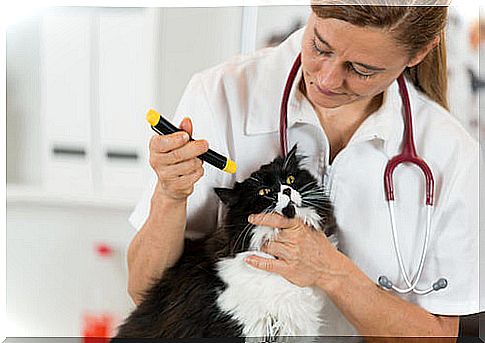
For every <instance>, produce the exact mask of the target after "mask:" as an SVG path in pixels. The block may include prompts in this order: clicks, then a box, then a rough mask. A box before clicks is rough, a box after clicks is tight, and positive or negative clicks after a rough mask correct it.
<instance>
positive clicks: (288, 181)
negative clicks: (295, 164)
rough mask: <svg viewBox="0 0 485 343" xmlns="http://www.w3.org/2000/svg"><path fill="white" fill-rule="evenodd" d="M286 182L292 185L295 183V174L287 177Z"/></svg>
mask: <svg viewBox="0 0 485 343" xmlns="http://www.w3.org/2000/svg"><path fill="white" fill-rule="evenodd" d="M286 183H287V184H288V185H292V184H293V183H295V177H294V176H293V175H290V176H288V177H287V178H286Z"/></svg>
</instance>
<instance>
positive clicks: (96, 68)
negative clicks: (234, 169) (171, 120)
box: [40, 7, 242, 204]
mask: <svg viewBox="0 0 485 343" xmlns="http://www.w3.org/2000/svg"><path fill="white" fill-rule="evenodd" d="M241 13H242V9H241V8H238V7H229V8H58V9H55V10H49V11H46V12H45V14H44V15H43V16H42V18H41V34H40V40H41V49H40V57H41V89H42V94H41V104H42V106H41V107H42V111H41V112H42V118H41V121H40V122H41V131H42V140H41V145H42V148H41V150H42V157H43V158H42V162H43V163H42V168H40V169H41V170H42V185H43V188H44V190H46V191H47V192H50V193H52V192H53V193H58V194H59V195H61V196H65V195H70V196H72V197H86V195H87V196H89V195H91V196H93V199H95V198H96V199H97V198H99V197H104V198H106V199H109V198H110V197H111V198H113V199H117V200H118V199H120V198H124V199H130V200H131V201H132V202H133V204H134V203H135V202H136V200H137V199H138V197H139V195H140V194H141V192H142V191H143V189H144V188H145V187H146V186H147V181H146V179H147V176H148V175H149V173H150V169H149V166H148V163H147V155H148V140H149V137H150V136H151V135H152V134H153V132H152V131H151V130H150V127H149V125H148V124H147V122H146V121H145V113H146V111H147V110H148V109H149V108H156V109H157V110H159V111H160V112H161V113H164V114H165V115H166V116H167V117H170V116H171V115H172V114H173V112H174V110H175V108H176V105H177V103H178V101H179V99H180V96H181V95H182V92H183V90H184V88H185V86H186V85H187V83H188V81H189V79H190V77H191V76H192V75H193V74H194V73H195V72H197V71H200V70H202V69H205V68H208V67H210V66H213V65H216V64H218V63H220V62H222V61H224V60H226V59H227V58H229V57H231V56H233V55H236V54H238V53H239V49H240V45H241ZM176 124H178V123H176Z"/></svg>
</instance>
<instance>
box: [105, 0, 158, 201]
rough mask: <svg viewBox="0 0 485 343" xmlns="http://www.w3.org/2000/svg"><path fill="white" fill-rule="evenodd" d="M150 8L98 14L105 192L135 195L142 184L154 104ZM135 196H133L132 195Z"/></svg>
mask: <svg viewBox="0 0 485 343" xmlns="http://www.w3.org/2000/svg"><path fill="white" fill-rule="evenodd" d="M153 14H154V11H153V10H152V9H133V8H131V9H106V11H105V12H103V13H102V14H101V15H100V17H99V46H98V49H99V119H100V120H99V123H100V127H99V132H100V141H99V143H100V144H99V147H100V150H98V151H97V152H96V153H98V154H99V161H100V167H101V175H100V176H101V183H100V185H99V186H100V187H99V189H100V190H101V191H102V192H103V193H106V192H107V193H111V194H119V195H127V196H131V195H138V193H139V192H140V191H141V190H142V189H143V187H144V186H145V184H144V177H143V167H144V166H145V165H146V149H145V147H146V144H147V139H146V137H147V136H148V134H149V132H150V126H149V125H148V123H147V122H146V119H145V113H146V112H147V110H148V109H149V108H151V107H154V103H153V102H154V93H155V80H156V75H155V55H154V53H155V49H154V43H155V42H154V30H155V27H154V24H153ZM135 198H136V197H135Z"/></svg>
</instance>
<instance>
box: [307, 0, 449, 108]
mask: <svg viewBox="0 0 485 343" xmlns="http://www.w3.org/2000/svg"><path fill="white" fill-rule="evenodd" d="M337 1H339V0H337ZM337 1H335V0H334V1H333V3H336V2H337ZM312 10H313V12H314V13H315V14H316V15H317V16H318V17H319V18H334V19H339V20H344V21H346V22H349V23H350V24H352V25H356V26H361V27H362V26H370V27H375V28H381V29H384V30H388V31H389V32H390V33H391V34H392V36H393V38H394V39H395V40H396V42H397V43H398V44H400V45H402V46H403V47H404V48H405V49H406V51H407V52H408V54H409V57H410V58H412V57H413V56H414V55H415V54H416V53H417V52H419V51H420V50H421V49H422V48H424V47H425V46H426V45H427V44H429V43H431V42H432V41H433V39H435V37H437V36H440V38H441V39H440V43H439V44H438V45H437V46H436V47H435V48H434V49H432V50H431V51H430V53H429V54H428V55H427V56H426V57H425V58H424V60H423V61H422V62H421V63H419V64H418V65H416V66H414V67H411V68H407V69H406V71H405V73H406V75H407V77H408V78H409V79H410V80H411V81H412V82H413V84H414V85H415V86H416V88H418V89H419V90H420V91H422V92H423V93H425V94H426V95H427V96H428V97H430V98H431V99H433V100H434V101H436V102H437V103H438V104H440V105H441V106H443V107H444V108H446V109H448V100H447V87H448V85H447V83H448V78H447V67H446V44H445V36H444V29H445V26H446V21H447V15H448V8H447V6H442V5H440V6H383V5H341V4H338V5H335V4H332V5H317V4H315V1H314V4H313V5H312Z"/></svg>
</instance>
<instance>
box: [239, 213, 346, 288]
mask: <svg viewBox="0 0 485 343" xmlns="http://www.w3.org/2000/svg"><path fill="white" fill-rule="evenodd" d="M249 221H250V222H251V223H252V224H254V225H260V226H268V227H273V228H278V229H280V232H279V234H278V236H277V238H276V240H274V241H271V242H268V243H267V244H265V245H264V246H263V248H262V251H264V252H266V253H268V254H270V255H273V256H275V257H276V258H277V259H266V258H263V257H260V256H249V257H247V258H246V262H247V263H248V264H249V265H251V266H253V267H255V268H258V269H262V270H266V271H269V272H274V273H277V274H280V275H281V276H283V277H284V278H285V279H287V280H288V281H290V282H291V283H293V284H295V285H297V286H300V287H308V286H316V285H317V284H318V285H319V286H321V285H325V284H329V283H330V282H331V281H332V280H333V279H335V277H338V276H343V275H345V272H344V271H345V270H346V269H345V268H343V264H344V263H346V261H347V258H346V257H345V256H344V255H343V254H341V253H340V252H339V251H338V250H337V249H336V248H335V247H334V246H333V245H332V243H330V241H329V240H328V239H327V237H326V236H325V234H324V233H322V232H319V231H315V230H314V229H311V228H310V227H308V226H306V225H305V224H304V223H303V222H302V221H301V220H299V219H296V218H293V219H289V218H286V217H283V216H281V215H279V214H264V215H254V216H250V217H249Z"/></svg>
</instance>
